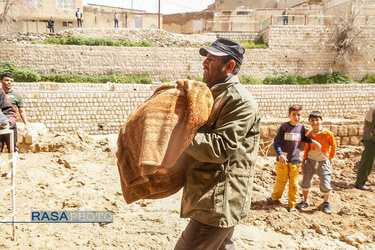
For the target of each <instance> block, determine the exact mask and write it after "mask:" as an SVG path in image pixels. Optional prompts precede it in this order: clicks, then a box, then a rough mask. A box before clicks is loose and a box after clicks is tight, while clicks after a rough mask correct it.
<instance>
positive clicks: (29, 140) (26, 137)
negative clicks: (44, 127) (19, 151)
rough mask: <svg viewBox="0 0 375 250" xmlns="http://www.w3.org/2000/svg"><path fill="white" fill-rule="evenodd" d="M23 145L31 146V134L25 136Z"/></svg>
mask: <svg viewBox="0 0 375 250" xmlns="http://www.w3.org/2000/svg"><path fill="white" fill-rule="evenodd" d="M25 143H26V144H32V143H33V137H32V135H31V134H26V135H25Z"/></svg>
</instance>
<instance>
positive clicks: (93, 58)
mask: <svg viewBox="0 0 375 250" xmlns="http://www.w3.org/2000/svg"><path fill="white" fill-rule="evenodd" d="M265 32H266V33H267V34H266V35H264V37H265V39H266V40H267V41H268V43H269V49H251V50H250V49H248V50H246V53H245V55H244V61H243V65H242V68H241V71H240V73H239V74H242V75H250V76H253V77H256V78H258V79H264V78H265V77H266V76H268V75H275V74H280V73H282V72H291V73H294V74H296V75H301V76H312V75H317V74H325V73H332V72H333V71H339V72H342V73H347V74H349V75H351V76H352V77H353V78H355V79H357V80H360V79H362V78H363V77H364V76H365V75H366V74H375V64H374V63H373V59H372V58H374V56H375V47H374V44H373V43H372V39H373V38H372V37H373V34H371V32H370V31H368V30H365V31H363V32H362V33H361V35H362V37H360V38H359V40H360V42H361V43H360V44H359V45H358V46H360V47H361V51H360V52H358V53H357V54H355V55H353V56H352V57H351V60H350V62H348V65H349V66H348V67H343V66H342V65H341V66H340V65H339V62H335V60H334V57H333V53H332V51H331V50H330V48H329V46H328V39H329V37H330V32H331V31H330V30H329V29H328V28H326V27H323V26H309V25H302V26H270V27H269V28H268V29H267V30H266V31H265ZM362 45H363V46H362ZM198 50H199V48H178V47H164V48H160V47H151V48H150V47H148V48H139V47H103V46H97V47H96V46H90V47H89V46H65V45H42V44H10V43H7V44H5V43H1V44H0V60H1V61H12V62H14V63H16V64H17V65H18V66H19V67H21V68H33V69H35V70H36V71H38V72H41V73H75V74H107V73H109V72H111V71H114V72H117V73H119V74H123V75H134V74H149V75H150V76H152V77H153V78H154V80H160V79H162V78H167V79H170V80H176V79H180V78H186V77H187V76H189V75H190V76H193V77H200V76H201V75H202V72H203V69H202V68H203V66H202V62H203V59H204V58H203V57H202V56H200V55H199V53H198Z"/></svg>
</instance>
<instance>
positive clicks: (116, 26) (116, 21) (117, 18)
mask: <svg viewBox="0 0 375 250" xmlns="http://www.w3.org/2000/svg"><path fill="white" fill-rule="evenodd" d="M114 18H115V28H118V20H119V18H120V15H119V14H118V13H117V12H115V15H114Z"/></svg>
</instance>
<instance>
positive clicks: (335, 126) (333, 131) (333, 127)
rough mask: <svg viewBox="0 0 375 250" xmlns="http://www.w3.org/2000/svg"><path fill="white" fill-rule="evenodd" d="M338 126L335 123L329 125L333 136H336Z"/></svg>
mask: <svg viewBox="0 0 375 250" xmlns="http://www.w3.org/2000/svg"><path fill="white" fill-rule="evenodd" d="M338 129H339V128H338V126H337V125H331V126H330V130H331V132H332V133H333V135H334V136H337V132H338Z"/></svg>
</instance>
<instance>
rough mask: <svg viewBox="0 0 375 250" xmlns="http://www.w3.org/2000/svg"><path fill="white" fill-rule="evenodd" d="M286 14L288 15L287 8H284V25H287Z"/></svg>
mask: <svg viewBox="0 0 375 250" xmlns="http://www.w3.org/2000/svg"><path fill="white" fill-rule="evenodd" d="M288 15H289V11H288V8H285V10H284V11H283V24H284V25H288Z"/></svg>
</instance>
